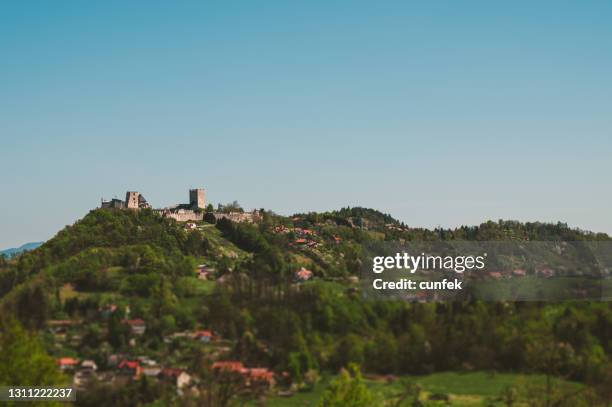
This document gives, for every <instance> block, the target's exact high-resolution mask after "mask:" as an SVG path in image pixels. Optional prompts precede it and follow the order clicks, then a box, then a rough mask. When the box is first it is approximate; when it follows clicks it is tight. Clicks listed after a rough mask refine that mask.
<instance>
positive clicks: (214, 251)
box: [0, 208, 612, 405]
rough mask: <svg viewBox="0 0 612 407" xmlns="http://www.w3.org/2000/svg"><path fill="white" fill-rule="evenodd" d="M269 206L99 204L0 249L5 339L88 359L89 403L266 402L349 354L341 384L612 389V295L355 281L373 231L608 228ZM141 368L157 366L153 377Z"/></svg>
mask: <svg viewBox="0 0 612 407" xmlns="http://www.w3.org/2000/svg"><path fill="white" fill-rule="evenodd" d="M262 213H263V220H262V222H261V223H259V224H246V223H232V222H230V221H228V220H225V219H223V220H221V221H219V222H218V223H217V224H214V223H207V222H202V223H199V224H197V225H194V226H193V227H187V225H185V224H183V223H179V222H175V221H174V220H169V219H164V218H161V217H160V216H158V215H157V214H155V213H154V212H153V211H151V210H140V211H128V210H101V209H100V210H94V211H91V212H90V213H89V214H88V215H87V216H85V217H84V218H83V219H82V220H80V221H78V222H76V223H75V224H74V225H72V226H69V227H67V228H65V229H64V230H62V231H60V232H59V233H58V234H57V235H56V236H55V237H54V238H52V239H51V240H49V241H48V242H46V243H45V244H44V245H43V246H41V247H39V248H38V249H36V250H34V251H31V252H27V253H24V254H22V255H20V256H18V257H16V258H14V259H10V260H9V259H4V258H0V309H1V314H2V315H3V318H2V324H3V326H4V327H5V331H4V333H3V335H1V336H0V346H2V347H3V348H2V349H3V350H4V347H6V346H9V345H5V344H10V343H13V342H11V341H12V339H11V337H10V335H13V334H12V333H11V332H14V335H21V336H23V337H27V338H31V339H29V340H31V341H32V346H33V347H35V346H38V348H36V349H37V352H39V353H40V354H41V358H42V359H41V360H46V361H47V362H48V359H45V358H48V357H52V358H54V359H57V360H59V359H62V358H63V360H68V359H72V360H75V361H83V360H91V361H94V362H95V364H96V365H97V372H98V373H96V375H97V379H96V380H84V381H83V383H82V384H81V385H82V388H84V389H87V391H86V392H85V393H86V394H85V393H83V394H84V396H83V397H82V398H80V400H79V401H78V403H80V404H82V405H101V404H110V403H116V404H119V405H135V404H142V405H144V404H148V403H155V402H157V403H161V404H172V403H178V404H188V403H198V400H199V402H200V403H204V402H203V401H202V400H203V398H206V400H208V401H207V403H209V404H208V405H232V403H235V402H238V401H239V400H247V399H248V400H252V399H262V398H264V399H266V398H267V399H270V398H272V399H273V398H274V397H275V395H277V394H278V393H279V392H280V393H287V394H292V393H294V392H296V391H308V390H309V389H310V390H312V389H313V388H315V387H316V386H317V382H318V381H319V380H320V378H321V377H322V376H325V375H330V374H335V373H337V372H338V371H340V370H341V369H342V368H346V367H348V366H352V367H351V369H353V370H351V372H353V373H351V374H347V373H345V377H344V380H345V381H346V382H347V383H350V382H351V380H357V379H359V378H358V377H357V376H359V374H358V373H355V366H357V370H359V371H361V372H362V374H364V375H366V377H382V376H388V377H399V376H406V375H426V374H432V373H436V372H446V371H455V372H481V371H486V372H507V373H522V374H541V375H544V376H545V377H547V378H553V377H556V378H559V379H563V380H569V381H573V382H578V383H581V386H579V387H577V388H578V389H579V390H578V391H577V390H576V389H577V388H575V387H571V390H567V389H565V390H564V389H563V388H561V387H559V388H555V386H553V385H552V384H551V383H554V382H550V381H547V383H548V387H546V388H542V389H540V394H541V396H542V400H548V401H547V402H550V401H551V400H552V399H553V398H555V400H557V401H559V400H561V404H562V403H564V402H566V403H577V404H580V403H587V404H585V405H588V403H589V402H592V403H601V404H602V405H605V402H606V400H607V402H609V401H610V399H611V398H612V395H610V393H609V391H608V392H606V391H605V388H606V385H607V384H609V383H610V382H609V380H610V378H611V377H612V364H611V354H612V306H611V305H610V304H609V303H606V302H565V303H537V302H531V303H513V302H491V303H485V302H477V301H471V302H452V303H444V302H440V303H408V302H395V301H372V300H365V299H363V298H362V296H361V295H360V292H359V286H358V284H357V283H356V280H357V276H358V275H359V272H360V270H361V263H362V254H363V253H362V252H363V246H364V244H365V243H367V242H373V241H398V240H405V241H411V240H455V239H463V240H564V241H575V240H587V239H588V240H609V237H608V236H607V235H604V234H592V233H589V232H583V231H579V230H574V229H570V228H568V227H567V225H564V224H543V223H527V224H523V223H519V222H514V221H498V222H487V223H484V224H482V225H479V226H471V227H467V226H466V227H461V228H457V229H452V230H450V229H437V230H426V229H418V228H411V227H409V226H407V225H405V224H403V223H401V222H399V221H397V220H395V219H393V218H392V217H391V216H390V215H386V214H383V213H380V212H378V211H375V210H371V209H365V208H344V209H341V210H339V211H333V212H326V213H308V214H297V215H294V216H292V217H283V216H278V215H276V214H274V213H272V212H269V211H263V212H262ZM212 222H214V219H213V220H212ZM300 270H301V271H302V274H299V272H300ZM306 272H307V273H306ZM9 328H10V329H9ZM10 346H13V345H10ZM45 355H48V356H45ZM137 358H141V359H138V360H137ZM136 360H137V361H138V368H139V369H140V370H138V369H136V368H134V369H135V370H137V371H138V372H139V373H138V374H135V373H134V374H133V375H132V373H133V372H132V373H130V374H129V375H128V376H129V380H127V386H123V387H120V386H118V384H117V383H119V379H118V378H120V377H121V376H122V375H123V376H125V369H126V368H125V366H132V365H127V364H123V367H122V363H123V362H121V361H127V362H133V361H136ZM144 360H147V361H150V363H149V362H145V361H144ZM228 361H232V362H239V363H241V364H242V365H243V366H247V367H249V368H256V369H263V370H262V371H259V370H256V369H253V370H251V372H257V374H260V373H261V375H260V377H263V378H265V379H262V381H263V382H264V384H265V385H264V386H256V385H255V382H257V383H260V382H259V381H257V380H256V379H255V376H252V377H251V376H249V380H247V381H246V382H242V381H240V380H237V379H236V380H234V379H235V378H231V380H230V379H227V378H226V379H227V380H226V379H223V380H221V379H219V368H218V367H217V368H216V367H215V366H230V365H219V364H217V365H215V363H219V362H228ZM47 362H45V363H47ZM127 362H126V363H127ZM75 363H76V362H75ZM47 365H48V363H47ZM149 365H150V366H149ZM14 366H18V364H17V362H15V364H14ZM147 366H149V367H151V368H152V366H158V367H159V368H160V369H162V370H160V373H159V375H157V376H155V378H152V377H153V376H151V377H149V376H148V375H147V374H145V371H146V368H147ZM60 367H61V368H62V369H61V370H62V372H63V375H62V376H61V377H59V378H58V372H57V371H56V370H53V369H51V370H49V371H48V374H47V375H46V376H45V373H44V371H43V372H42V373H41V372H39V373H38V374H43V376H44V377H43V378H40V377H38V378H36V379H35V380H43V381H44V380H47V378H45V377H48V380H49V382H58V381H61V380H62V377H63V380H65V381H68V382H70V381H71V380H72V375H76V376H78V374H79V373H78V367H75V366H72V367H68V368H66V369H64V368H63V367H62V366H60ZM14 368H15V367H13V363H12V362H11V363H10V364H2V367H1V368H0V369H3V370H2V371H0V378H1V379H2V380H4V381H7V380H9V379H7V378H10V377H11V374H12V373H11V372H12V370H11V369H14ZM130 369H131V368H130ZM163 369H176V370H175V372H178V371H181V372H186V373H188V375H189V376H190V377H191V381H190V383H191V384H189V385H186V386H185V387H184V391H179V392H177V391H176V387H177V386H179V389H183V387H180V385H177V383H176V382H175V381H173V380H174V379H172V377H174V376H172V374H171V373H168V374H167V375H166V376H164V370H163ZM221 370H223V369H221ZM75 371H76V373H75ZM264 372H265V375H264ZM268 373H269V375H268ZM253 374H255V373H253ZM130 375H131V376H130ZM160 375H161V376H160ZM168 375H169V376H168ZM177 375H178V373H177ZM162 377H163V378H162ZM168 377H170V379H171V380H169V379H168ZM272 377H273V380H270V379H271V378H272ZM356 377H357V379H356ZM33 380H34V379H33ZM152 380H155V381H157V380H160V383H161V384H162V385H160V386H154V385H153V384H152ZM359 380H360V379H359ZM272 381H273V383H272ZM41 383H42V382H41ZM13 384H18V383H13ZM123 384H125V383H123ZM345 384H346V383H345ZM223 386H225V387H223ZM334 386H336V387H338V386H340V384H339V383H335V384H332V385H330V388H331V389H332V390H333V388H334ZM189 388H191V389H196V388H197V389H198V391H197V392H190V391H188V389H189ZM228 389H230V390H231V391H230V393H231V394H232V395H230V396H228V395H227V394H225V393H223V392H224V391H225V392H227V391H229V390H228ZM332 390H330V391H332ZM566 390H567V391H566ZM569 393H571V395H570V394H569ZM224 394H225V396H224ZM411 394H412V393H411ZM330 397H331V396H330ZM415 397H416V399H419V397H420V396H418V395H416V396H415V394H412V395H411V396H410V397H408V398H406V399H405V401H406V402H408V400H412V401H414V399H415ZM211 400H214V402H213V401H211ZM286 400H287V401H289V400H291V398H287V399H286ZM412 401H411V402H412ZM381 403H382V401H381ZM561 404H559V405H561ZM204 405H206V404H204ZM287 405H290V404H287ZM398 405H399V404H398ZM406 405H408V404H406ZM543 405H544V404H543ZM567 405H575V404H567Z"/></svg>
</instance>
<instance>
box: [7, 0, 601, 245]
mask: <svg viewBox="0 0 612 407" xmlns="http://www.w3.org/2000/svg"><path fill="white" fill-rule="evenodd" d="M417 3H418V4H417ZM0 8H1V9H0V85H1V86H0V106H1V107H0V174H1V179H2V181H1V194H0V195H1V199H0V248H4V247H8V246H15V245H19V244H21V243H24V242H27V241H36V240H44V239H47V238H49V237H51V236H53V234H54V233H55V232H56V231H57V230H59V229H60V228H62V227H63V226H64V225H66V224H71V223H72V222H74V221H75V220H76V219H78V218H80V217H81V216H83V215H84V214H85V213H87V211H88V210H89V209H90V208H93V207H95V206H97V205H99V200H100V197H102V196H104V197H106V198H110V197H113V196H115V195H117V196H119V197H123V195H124V193H125V191H126V190H128V189H130V190H138V191H141V192H142V193H143V194H144V195H145V196H146V197H147V199H148V200H149V201H150V202H151V203H152V204H153V205H154V206H165V205H168V204H172V203H176V202H183V201H186V200H187V190H188V189H189V187H194V186H203V187H205V188H206V189H207V197H208V199H209V200H211V201H212V202H214V203H217V202H227V201H231V200H234V199H236V200H238V201H239V202H240V203H242V204H243V205H244V206H245V207H246V208H252V207H258V208H259V207H265V208H270V209H274V210H276V211H277V212H279V213H281V214H290V213H294V212H298V211H308V210H327V209H335V208H339V207H342V206H347V205H350V206H355V205H361V206H368V207H374V208H377V209H380V210H382V211H384V212H389V213H391V214H393V215H394V216H395V217H397V218H399V219H400V220H403V221H405V222H406V223H407V224H409V225H413V226H429V227H434V226H437V225H441V226H457V225H461V224H477V223H480V222H482V221H485V220H488V219H493V220H497V219H499V218H504V219H518V220H522V221H533V220H541V221H554V222H556V221H563V222H567V223H569V224H570V225H571V226H576V227H580V228H584V229H589V230H594V231H603V232H608V233H610V232H612V205H611V202H612V187H611V182H610V175H611V174H612V24H611V23H610V22H611V21H612V2H609V1H581V2H577V1H537V2H534V1H515V2H491V1H468V2H463V1H462V2H459V1H436V2H407V1H396V2H395V1H389V2H373V1H367V2H366V1H355V0H350V1H333V0H332V1H314V0H311V1H302V2H294V1H292V2H287V1H234V2H228V1H215V2H210V1H193V2H189V1H182V2H154V1H142V2H136V1H133V2H132V1H130V2H125V1H104V2H82V1H62V2H56V1H31V2H19V1H15V2H4V3H3V4H2V5H1V6H0Z"/></svg>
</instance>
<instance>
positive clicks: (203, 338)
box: [193, 331, 213, 343]
mask: <svg viewBox="0 0 612 407" xmlns="http://www.w3.org/2000/svg"><path fill="white" fill-rule="evenodd" d="M193 339H196V340H198V341H200V342H205V343H208V342H210V341H212V339H213V333H212V332H211V331H195V332H194V334H193Z"/></svg>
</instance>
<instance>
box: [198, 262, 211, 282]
mask: <svg viewBox="0 0 612 407" xmlns="http://www.w3.org/2000/svg"><path fill="white" fill-rule="evenodd" d="M214 272H215V269H214V268H212V267H208V266H207V265H206V264H200V265H199V266H198V271H197V273H198V278H199V279H200V280H208V279H209V278H210V276H211V274H212V273H214Z"/></svg>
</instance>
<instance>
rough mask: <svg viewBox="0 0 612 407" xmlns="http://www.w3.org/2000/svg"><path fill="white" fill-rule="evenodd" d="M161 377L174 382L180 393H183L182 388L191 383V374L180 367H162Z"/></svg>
mask: <svg viewBox="0 0 612 407" xmlns="http://www.w3.org/2000/svg"><path fill="white" fill-rule="evenodd" d="M159 378H160V379H162V380H165V381H167V382H170V383H172V384H174V385H175V386H176V390H177V393H178V394H181V393H182V390H183V389H184V388H185V387H187V386H188V385H189V383H191V375H190V374H189V373H187V372H186V371H185V370H183V369H178V368H171V367H167V368H163V369H161V372H160V373H159Z"/></svg>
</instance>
